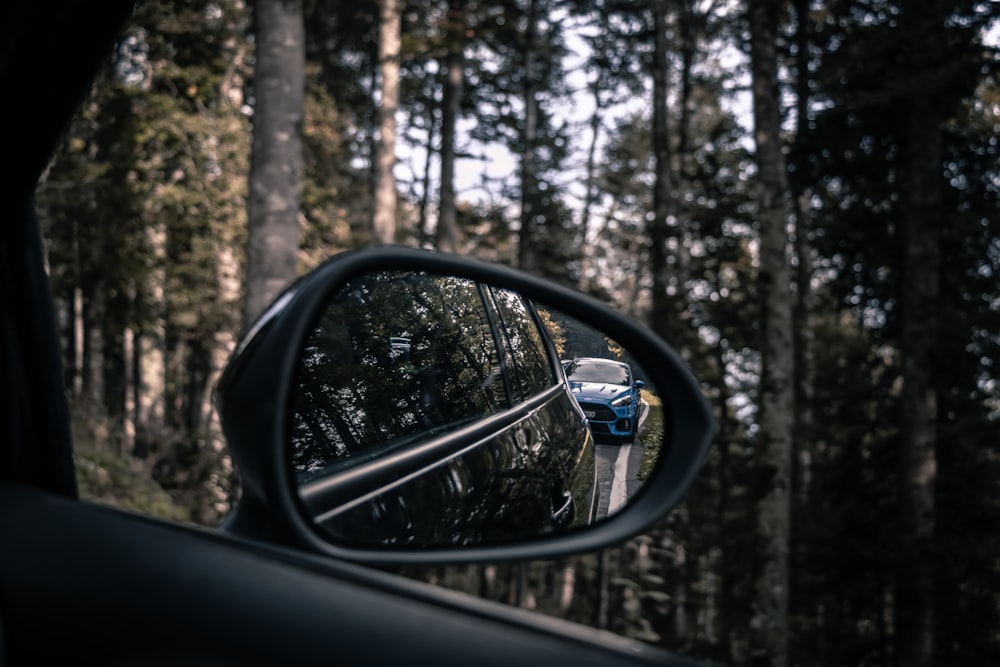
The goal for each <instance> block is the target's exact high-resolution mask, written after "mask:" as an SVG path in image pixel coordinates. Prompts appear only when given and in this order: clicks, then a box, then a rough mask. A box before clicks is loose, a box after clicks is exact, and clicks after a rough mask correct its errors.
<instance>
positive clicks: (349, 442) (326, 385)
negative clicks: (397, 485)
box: [292, 272, 509, 481]
mask: <svg viewBox="0 0 1000 667" xmlns="http://www.w3.org/2000/svg"><path fill="white" fill-rule="evenodd" d="M297 386H298V391H297V392H296V395H295V397H294V414H293V419H292V428H293V433H292V444H293V462H294V465H295V467H296V470H297V471H298V473H299V476H300V479H301V480H302V481H305V480H308V479H310V478H312V477H313V476H314V475H316V474H318V473H320V472H323V471H325V472H329V471H330V470H331V469H336V468H339V467H344V466H346V465H349V464H350V463H351V462H352V461H353V462H358V461H359V460H366V459H368V458H372V457H373V456H375V455H377V454H378V453H380V452H384V451H385V450H387V449H392V448H395V447H400V446H403V445H407V444H413V443H415V442H420V441H423V440H427V439H428V438H431V437H433V436H436V435H440V434H442V433H446V432H448V431H450V430H454V429H456V428H458V427H460V426H462V425H464V424H468V423H470V422H472V421H475V420H477V419H480V418H482V417H485V416H488V415H490V414H494V413H496V412H499V411H501V410H504V409H506V408H507V407H509V405H508V401H507V398H506V396H507V393H506V389H505V387H504V384H503V377H502V374H501V372H500V364H499V357H498V353H497V347H496V343H495V342H494V338H493V335H492V331H491V327H490V323H489V320H488V318H487V315H486V311H485V307H484V305H483V301H482V298H481V296H480V292H479V289H478V287H477V286H476V284H475V283H473V282H472V281H469V280H463V279H457V278H451V277H447V276H435V275H428V274H424V273H414V272H391V273H375V274H370V275H366V276H363V277H361V278H358V279H355V280H352V281H351V282H350V283H348V284H347V285H346V286H344V287H343V288H342V289H341V290H339V291H338V292H337V293H336V294H335V295H334V297H333V298H332V299H331V301H330V303H329V305H328V307H327V309H326V310H325V312H324V314H323V316H322V317H321V318H320V320H319V322H318V323H317V325H316V327H315V329H314V330H313V332H312V334H311V335H310V337H309V339H308V340H307V342H306V345H305V352H304V354H303V358H302V361H301V363H300V365H299V371H298V385H297Z"/></svg>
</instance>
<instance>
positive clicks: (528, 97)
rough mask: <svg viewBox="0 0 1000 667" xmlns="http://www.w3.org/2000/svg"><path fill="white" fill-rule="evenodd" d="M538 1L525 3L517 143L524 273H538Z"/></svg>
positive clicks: (532, 0)
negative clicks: (520, 150)
mask: <svg viewBox="0 0 1000 667" xmlns="http://www.w3.org/2000/svg"><path fill="white" fill-rule="evenodd" d="M537 22H538V0H529V8H528V17H527V26H526V27H525V36H524V129H523V130H522V132H521V141H522V144H523V146H524V155H522V156H521V234H520V238H519V239H518V260H519V261H518V266H519V268H521V269H522V270H524V271H529V272H532V273H537V272H539V271H540V270H541V268H542V267H541V266H540V260H539V257H538V252H537V250H538V249H537V248H535V247H534V246H535V243H534V236H535V234H534V232H535V228H536V227H537V226H539V221H538V220H537V217H538V214H539V213H538V211H537V205H538V160H537V151H536V149H535V147H536V144H537V142H538V80H537V79H538V73H537V71H536V70H537V66H536V64H535V61H536V59H537V57H538V54H537V53H535V49H536V48H537V41H538V25H537Z"/></svg>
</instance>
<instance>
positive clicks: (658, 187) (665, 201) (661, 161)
mask: <svg viewBox="0 0 1000 667" xmlns="http://www.w3.org/2000/svg"><path fill="white" fill-rule="evenodd" d="M652 9H653V31H654V46H653V65H652V75H653V121H652V122H653V157H654V161H655V165H654V169H655V170H656V173H655V180H654V183H653V210H652V220H650V222H649V226H648V230H647V233H648V234H649V243H650V255H649V262H650V272H651V273H652V276H653V293H652V306H651V308H652V312H651V313H650V321H651V324H652V327H653V330H654V331H656V332H657V333H658V334H660V336H662V337H663V338H664V339H666V340H668V341H669V340H672V339H673V335H672V330H673V319H674V318H673V313H672V312H671V307H670V304H671V299H670V298H669V295H668V293H667V290H668V289H669V284H670V278H669V276H668V273H667V270H668V267H667V244H668V241H669V217H670V212H671V208H672V206H671V197H672V196H673V188H672V182H671V181H672V178H671V165H670V131H669V125H668V122H667V87H668V81H669V64H668V62H667V0H653V3H652Z"/></svg>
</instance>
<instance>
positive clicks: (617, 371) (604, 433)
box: [563, 357, 646, 444]
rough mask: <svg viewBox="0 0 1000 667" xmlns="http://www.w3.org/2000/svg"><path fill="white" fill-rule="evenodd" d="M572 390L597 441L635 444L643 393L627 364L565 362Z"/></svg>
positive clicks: (587, 360)
mask: <svg viewBox="0 0 1000 667" xmlns="http://www.w3.org/2000/svg"><path fill="white" fill-rule="evenodd" d="M563 369H564V370H565V371H566V379H567V380H569V386H570V390H571V391H572V392H573V396H574V398H576V402H577V403H579V405H580V408H581V409H582V410H583V413H584V415H585V416H586V417H587V422H588V424H589V425H590V431H591V433H592V434H593V436H594V440H595V442H598V443H608V444H631V443H632V442H633V441H634V440H635V434H636V429H637V428H638V421H639V398H640V396H639V395H640V390H641V389H642V388H643V387H645V386H646V383H645V382H643V381H642V380H636V379H635V378H634V377H633V376H632V368H631V366H629V365H628V364H627V363H624V362H621V361H615V360H613V359H602V358H598V357H583V358H578V359H573V360H572V361H564V362H563Z"/></svg>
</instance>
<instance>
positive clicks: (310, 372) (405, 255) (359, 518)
mask: <svg viewBox="0 0 1000 667" xmlns="http://www.w3.org/2000/svg"><path fill="white" fill-rule="evenodd" d="M584 339H586V340H584ZM602 341H604V343H607V342H608V341H613V343H614V345H608V347H607V349H608V350H621V349H624V350H626V351H627V353H628V355H629V356H630V358H631V359H632V360H634V361H635V362H637V364H638V365H639V366H641V367H642V369H643V370H644V374H645V375H646V376H647V378H648V381H649V382H650V384H651V385H652V387H653V388H654V390H655V393H656V396H657V398H658V399H659V400H660V401H662V406H659V407H657V408H656V410H657V414H658V416H659V419H660V422H659V423H660V424H661V427H660V428H658V430H656V435H657V437H653V436H652V435H650V436H649V437H646V438H645V441H644V442H643V444H642V445H640V444H638V443H639V442H640V440H641V439H640V438H636V440H635V443H633V444H631V445H629V446H631V447H643V448H645V449H647V450H649V452H651V453H652V454H653V455H654V456H655V458H656V463H655V465H654V466H653V469H652V472H651V473H649V475H648V476H647V477H646V479H645V480H643V483H642V485H641V488H638V490H636V491H633V492H630V493H628V494H627V496H626V497H624V498H621V499H619V500H618V501H617V503H615V502H611V504H610V505H609V498H608V491H607V489H606V488H602V485H603V486H608V487H610V483H609V482H608V480H606V479H602V474H606V473H602V471H601V456H608V455H609V454H608V452H610V451H612V450H608V451H604V450H602V448H603V447H606V445H603V444H601V438H600V437H599V436H600V435H601V434H600V433H599V431H598V429H599V427H600V426H601V425H600V424H599V419H600V408H599V407H598V408H594V406H590V405H582V404H579V403H578V402H577V401H576V400H575V399H574V394H573V393H572V392H571V391H570V387H569V383H568V381H567V379H566V375H565V373H564V372H563V367H564V366H565V365H566V363H567V362H566V361H565V360H563V361H560V359H562V358H563V355H564V354H566V353H567V352H570V353H571V352H572V350H567V348H569V347H572V346H574V345H580V346H583V345H585V344H586V345H587V346H588V349H593V346H594V345H597V346H598V347H599V346H600V345H601V344H602ZM609 354H610V353H609ZM566 356H572V354H567V355H566ZM617 365H619V366H622V365H624V364H617ZM627 386H628V383H627V382H626V387H627ZM609 387H610V384H609ZM644 387H646V382H645V381H642V380H637V381H634V389H635V390H639V389H643V388H644ZM619 389H621V386H620V385H619ZM609 391H610V390H609ZM216 402H217V406H218V409H219V413H220V416H221V419H222V426H223V430H224V432H225V434H226V437H227V439H228V441H229V445H230V448H231V450H232V455H233V458H234V461H235V463H236V465H237V466H238V468H239V471H240V473H241V477H242V480H243V496H242V498H241V501H240V503H239V505H238V506H237V508H236V510H234V513H233V515H232V516H231V517H230V518H229V519H228V520H227V522H226V524H225V526H224V528H225V529H226V530H229V531H231V532H233V533H236V534H239V535H243V536H246V537H250V538H254V539H263V540H268V541H274V542H280V543H284V544H288V545H293V546H297V547H301V548H305V549H308V550H310V551H313V552H317V553H321V554H327V555H330V556H335V557H338V558H344V559H348V560H355V561H359V562H365V563H368V564H382V565H394V566H399V565H407V564H444V563H456V562H483V561H495V560H509V559H526V558H548V557H558V556H562V555H566V554H570V553H580V552H587V551H594V550H597V549H600V548H602V547H605V546H607V545H609V544H612V543H615V542H620V541H622V540H624V539H627V538H628V537H631V536H633V535H635V534H638V533H640V532H642V531H643V530H645V529H647V528H649V527H650V526H651V525H652V524H653V523H654V522H655V521H657V520H659V519H660V518H661V517H662V516H664V515H665V514H666V513H667V512H669V510H670V509H671V508H673V507H674V506H675V505H676V504H677V503H678V502H679V501H680V500H681V499H682V498H683V496H684V494H685V492H686V491H687V490H688V488H689V486H690V484H691V482H692V481H693V480H694V478H695V476H696V474H697V472H698V470H699V469H700V467H701V464H702V462H703V460H704V458H705V455H706V452H707V450H708V447H709V443H710V441H711V438H712V436H713V434H714V430H715V425H714V419H713V417H712V415H711V412H710V410H709V408H708V405H707V403H706V401H705V400H704V398H703V397H702V394H701V391H700V389H699V387H698V384H697V382H696V380H695V379H694V377H693V376H692V375H691V373H690V372H689V371H688V369H687V367H686V365H685V364H684V363H683V361H682V360H681V359H680V357H679V356H678V355H677V354H676V353H675V352H674V351H673V350H672V349H671V348H670V347H669V346H668V345H667V344H666V343H665V342H664V341H662V340H661V339H660V338H658V337H657V336H655V335H654V334H653V333H651V332H650V331H649V330H648V329H646V328H645V327H643V326H642V325H640V324H638V323H636V322H635V321H633V320H631V319H629V318H627V317H624V316H622V315H620V314H618V313H616V312H614V311H613V310H612V309H610V308H608V307H607V306H605V305H603V304H601V303H599V302H598V301H596V300H594V299H592V298H590V297H587V296H585V295H582V294H579V293H577V292H574V291H572V290H570V289H567V288H564V287H561V286H559V285H556V284H554V283H551V282H549V281H545V280H542V279H539V278H536V277H534V276H531V275H528V274H526V273H523V272H520V271H517V270H514V269H510V268H508V267H505V266H500V265H494V264H487V263H484V262H481V261H477V260H472V259H468V258H462V257H456V256H452V255H446V254H442V253H436V252H430V251H423V250H414V249H408V248H398V247H388V248H385V247H383V248H374V249H366V250H360V251H354V252H349V253H344V254H342V255H338V256H336V257H334V258H332V259H330V260H328V261H327V262H326V263H325V264H323V265H322V266H321V267H319V268H317V269H316V270H314V271H313V272H312V273H310V274H308V275H306V276H304V277H302V278H301V279H299V280H298V281H297V282H296V283H295V284H294V285H292V286H291V287H289V288H288V290H287V291H286V292H285V293H284V294H282V295H281V296H279V297H278V299H276V300H275V302H274V303H273V304H272V306H271V307H270V308H269V309H268V311H267V312H266V313H265V314H264V315H263V316H262V317H261V318H260V319H259V320H258V322H256V323H255V324H254V325H253V327H251V329H250V331H249V333H248V334H247V335H246V336H245V337H244V339H243V340H242V341H241V343H240V344H239V346H238V348H237V351H236V352H235V353H234V355H233V357H232V359H231V361H230V363H229V365H228V367H227V369H226V370H225V372H224V374H223V377H222V379H221V380H220V383H219V386H218V388H217V393H216ZM643 404H644V405H646V409H645V412H643V413H642V415H635V414H630V415H628V416H627V418H623V419H622V423H627V424H629V428H630V429H632V436H635V434H636V432H637V431H638V429H637V427H636V426H635V425H634V424H635V423H636V422H637V421H638V420H639V419H640V417H644V416H645V415H647V414H649V412H650V410H651V408H650V406H649V405H647V404H645V402H643ZM585 408H586V409H585ZM592 408H593V409H594V410H596V412H593V413H592V412H590V411H589V410H590V409H592ZM632 409H633V411H634V408H632ZM592 415H596V416H592ZM652 432H653V431H652V430H650V434H652ZM613 451H614V452H617V451H618V449H617V448H616V449H615V450H613Z"/></svg>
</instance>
